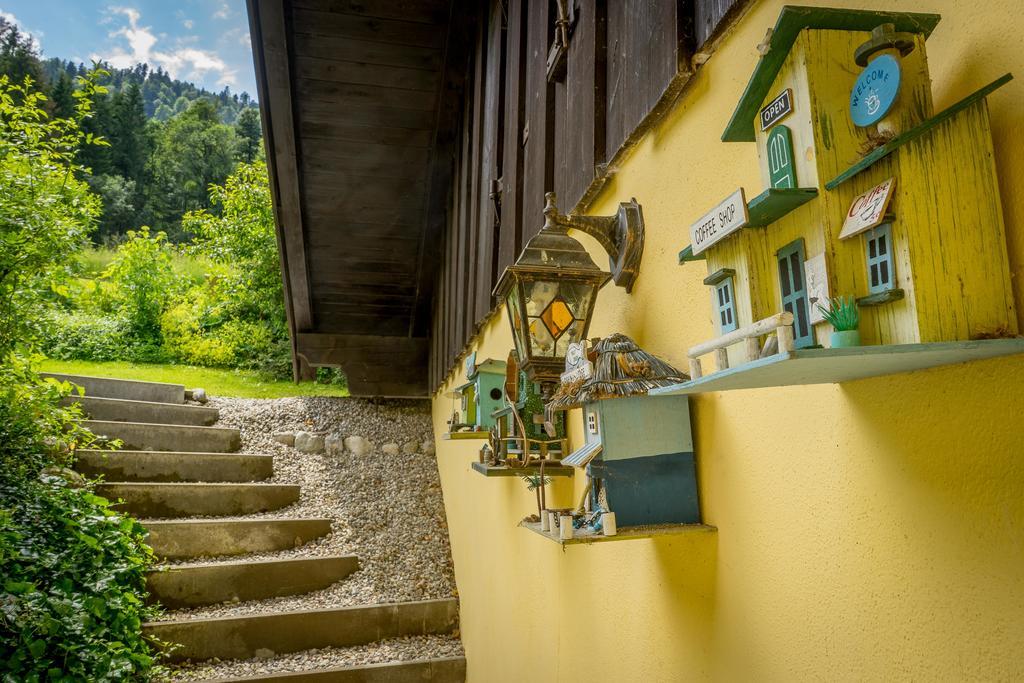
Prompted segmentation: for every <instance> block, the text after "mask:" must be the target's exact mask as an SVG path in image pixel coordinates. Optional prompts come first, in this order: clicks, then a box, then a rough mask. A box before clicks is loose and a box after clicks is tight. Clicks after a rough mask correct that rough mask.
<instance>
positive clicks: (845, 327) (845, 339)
mask: <svg viewBox="0 0 1024 683" xmlns="http://www.w3.org/2000/svg"><path fill="white" fill-rule="evenodd" d="M818 310H819V311H821V315H822V317H824V318H825V320H826V321H827V322H828V323H829V324H830V325H832V330H833V332H832V337H831V339H830V341H829V346H831V347H832V348H833V349H842V348H848V347H851V346H860V331H859V330H858V329H857V328H858V327H859V326H860V313H858V311H857V302H856V301H854V300H853V297H852V296H851V297H842V296H840V297H836V298H833V299H829V302H828V308H825V307H824V306H822V305H821V304H818Z"/></svg>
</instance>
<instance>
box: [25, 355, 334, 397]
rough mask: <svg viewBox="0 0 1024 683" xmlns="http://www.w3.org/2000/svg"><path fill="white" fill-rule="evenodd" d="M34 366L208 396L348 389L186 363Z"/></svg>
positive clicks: (327, 393)
mask: <svg viewBox="0 0 1024 683" xmlns="http://www.w3.org/2000/svg"><path fill="white" fill-rule="evenodd" d="M36 369H37V370H40V371H42V372H65V373H68V374H72V375H98V376H101V377H116V378H118V379H139V380H145V381H149V382H170V383H173V384H184V385H185V388H186V389H195V388H197V387H202V388H203V389H206V393H207V394H209V395H210V396H234V397H237V398H284V397H287V396H348V389H346V388H345V387H342V386H338V385H335V384H313V383H311V382H303V383H302V384H294V383H293V382H287V381H282V380H268V379H266V378H265V377H263V376H261V375H259V374H258V373H255V372H251V371H247V370H222V369H219V368H199V367H194V366H190V365H156V364H149V363H127V362H120V361H117V362H105V363H98V362H95V361H79V360H44V361H43V362H42V363H40V364H39V365H38V367H37V368H36Z"/></svg>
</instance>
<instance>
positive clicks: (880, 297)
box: [857, 288, 904, 306]
mask: <svg viewBox="0 0 1024 683" xmlns="http://www.w3.org/2000/svg"><path fill="white" fill-rule="evenodd" d="M903 296H904V292H903V290H902V289H898V288H894V289H887V290H885V291H884V292H879V293H878V294H869V295H868V296H862V297H860V298H859V299H857V305H858V306H881V305H882V304H888V303H892V302H893V301H899V300H900V299H902V298H903Z"/></svg>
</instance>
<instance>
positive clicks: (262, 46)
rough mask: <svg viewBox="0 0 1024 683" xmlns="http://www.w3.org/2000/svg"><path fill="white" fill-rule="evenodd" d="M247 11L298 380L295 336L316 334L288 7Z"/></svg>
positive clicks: (276, 2)
mask: <svg viewBox="0 0 1024 683" xmlns="http://www.w3.org/2000/svg"><path fill="white" fill-rule="evenodd" d="M247 6H248V11H249V26H250V30H251V32H252V38H253V39H252V51H253V61H254V64H255V67H256V81H257V91H258V94H259V99H260V111H261V115H262V119H263V139H264V144H265V146H266V155H267V167H268V171H269V175H270V185H271V192H272V195H273V200H274V219H275V224H276V233H277V242H278V251H279V252H280V255H281V276H282V278H283V280H284V290H285V299H286V301H285V304H286V305H285V308H286V313H287V315H288V324H289V328H290V331H291V336H292V339H293V342H292V357H293V373H294V376H295V378H296V379H298V378H299V375H298V373H299V365H298V363H297V362H295V360H296V358H295V345H294V338H295V335H296V333H297V332H299V331H307V330H310V329H312V327H313V307H312V303H311V301H310V296H309V272H308V268H307V267H306V249H305V244H304V235H303V220H302V209H301V202H300V196H299V170H298V169H299V161H298V157H299V154H298V149H297V144H296V135H295V122H294V118H293V109H292V92H291V80H292V78H291V69H290V56H289V52H288V39H287V31H286V22H285V8H284V2H283V0H248V2H247Z"/></svg>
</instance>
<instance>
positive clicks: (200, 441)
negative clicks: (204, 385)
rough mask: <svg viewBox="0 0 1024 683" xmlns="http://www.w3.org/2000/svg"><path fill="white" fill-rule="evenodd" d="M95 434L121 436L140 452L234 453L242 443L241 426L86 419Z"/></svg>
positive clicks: (124, 445) (86, 423) (117, 437)
mask: <svg viewBox="0 0 1024 683" xmlns="http://www.w3.org/2000/svg"><path fill="white" fill-rule="evenodd" d="M82 425H83V426H85V427H88V428H89V429H90V430H91V431H92V433H93V434H96V435H97V436H105V437H107V438H108V439H120V440H121V441H123V442H124V443H123V445H122V448H127V449H130V450H139V451H190V452H193V453H230V452H234V451H237V450H238V449H239V448H240V447H241V445H242V437H241V434H239V432H238V430H237V429H232V428H227V427H195V426H191V425H166V424H153V423H151V422H111V421H109V420H83V421H82Z"/></svg>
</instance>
